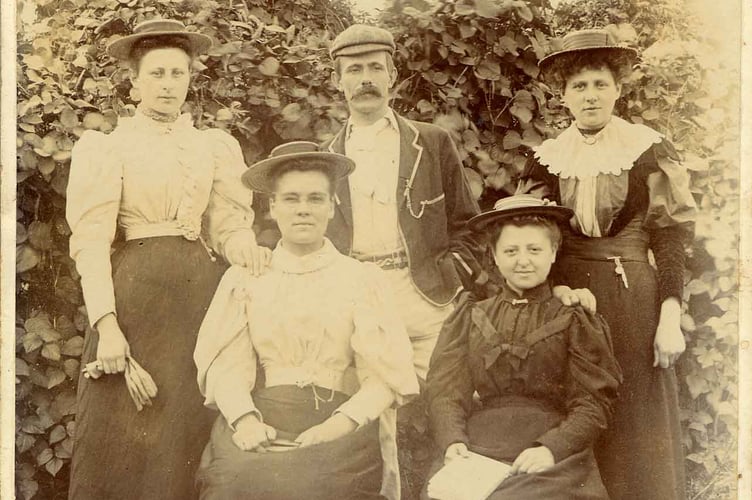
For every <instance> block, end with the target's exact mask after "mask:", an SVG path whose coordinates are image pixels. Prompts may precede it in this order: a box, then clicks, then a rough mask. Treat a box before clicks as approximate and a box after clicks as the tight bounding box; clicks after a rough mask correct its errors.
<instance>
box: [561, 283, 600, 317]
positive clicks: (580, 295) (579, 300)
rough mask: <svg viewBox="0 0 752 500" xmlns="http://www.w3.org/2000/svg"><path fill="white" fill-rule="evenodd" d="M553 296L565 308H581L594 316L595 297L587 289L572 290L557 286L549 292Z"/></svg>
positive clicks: (564, 286)
mask: <svg viewBox="0 0 752 500" xmlns="http://www.w3.org/2000/svg"><path fill="white" fill-rule="evenodd" d="M551 292H552V293H553V296H554V297H556V298H557V299H559V300H560V301H561V303H562V304H564V305H565V306H577V305H579V306H582V308H583V309H585V310H586V311H587V312H589V313H591V314H595V312H596V310H595V309H596V306H597V304H596V300H595V295H593V292H591V291H590V290H589V289H587V288H576V289H574V290H572V289H571V288H569V287H568V286H566V285H557V286H555V287H553V290H552V291H551Z"/></svg>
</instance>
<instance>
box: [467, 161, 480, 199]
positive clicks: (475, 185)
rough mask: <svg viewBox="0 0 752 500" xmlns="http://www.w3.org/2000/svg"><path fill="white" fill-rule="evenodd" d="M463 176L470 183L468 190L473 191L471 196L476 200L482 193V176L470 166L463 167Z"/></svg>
mask: <svg viewBox="0 0 752 500" xmlns="http://www.w3.org/2000/svg"><path fill="white" fill-rule="evenodd" d="M464 171H465V178H466V179H467V183H468V184H469V185H470V192H472V193H473V197H474V198H475V199H476V200H477V199H478V198H480V196H481V195H482V194H483V178H482V177H481V176H480V174H479V173H478V172H476V171H475V170H473V169H472V168H467V167H465V168H464Z"/></svg>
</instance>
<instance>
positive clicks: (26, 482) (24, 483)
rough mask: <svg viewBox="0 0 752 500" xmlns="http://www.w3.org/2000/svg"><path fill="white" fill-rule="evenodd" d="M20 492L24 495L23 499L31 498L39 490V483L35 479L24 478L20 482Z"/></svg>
mask: <svg viewBox="0 0 752 500" xmlns="http://www.w3.org/2000/svg"><path fill="white" fill-rule="evenodd" d="M18 492H19V493H21V495H23V500H31V499H32V498H34V497H35V496H36V494H37V493H38V492H39V483H37V482H36V481H34V480H33V479H22V480H21V481H20V482H19V483H18Z"/></svg>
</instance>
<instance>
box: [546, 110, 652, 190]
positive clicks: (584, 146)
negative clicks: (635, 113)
mask: <svg viewBox="0 0 752 500" xmlns="http://www.w3.org/2000/svg"><path fill="white" fill-rule="evenodd" d="M662 140H663V134H661V133H660V132H656V131H655V130H653V129H652V128H650V127H647V126H645V125H641V124H636V123H629V122H627V121H625V120H623V119H621V118H619V117H618V116H612V117H611V121H609V123H608V124H607V125H606V126H605V127H604V128H603V130H601V131H600V132H598V133H597V134H595V135H594V136H588V142H585V141H586V137H585V136H583V135H582V133H581V132H580V131H579V129H578V128H577V126H576V125H575V124H572V125H570V126H569V128H567V129H566V130H565V131H564V132H562V133H561V135H559V137H557V138H556V139H548V140H546V141H544V142H543V144H541V145H540V146H538V147H536V148H534V151H535V158H536V159H537V160H538V161H539V162H540V164H541V165H544V166H545V167H546V168H547V169H548V171H549V172H550V173H551V174H554V175H557V176H559V178H561V179H568V178H575V179H587V178H591V177H595V176H597V175H599V174H612V175H619V174H620V173H621V172H623V171H628V170H630V169H631V168H632V165H634V162H635V160H637V158H639V157H640V155H642V153H644V152H645V151H646V150H647V149H648V148H650V146H652V145H653V144H657V143H659V142H661V141H662ZM590 142H592V143H590Z"/></svg>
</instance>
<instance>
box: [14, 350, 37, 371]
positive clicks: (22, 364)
mask: <svg viewBox="0 0 752 500" xmlns="http://www.w3.org/2000/svg"><path fill="white" fill-rule="evenodd" d="M33 350H34V349H32V351H33ZM27 352H28V351H27ZM29 375H31V371H30V370H29V365H28V364H27V363H26V361H24V360H23V359H21V358H16V377H28V376H29Z"/></svg>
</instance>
